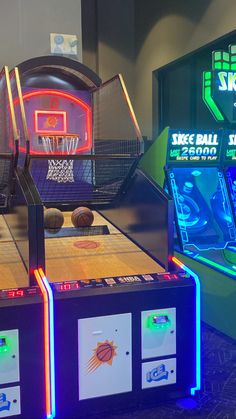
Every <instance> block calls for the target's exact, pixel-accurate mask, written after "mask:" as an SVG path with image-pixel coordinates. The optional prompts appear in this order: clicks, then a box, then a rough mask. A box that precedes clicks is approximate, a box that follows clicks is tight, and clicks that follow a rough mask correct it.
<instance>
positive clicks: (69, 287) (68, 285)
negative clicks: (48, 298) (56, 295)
mask: <svg viewBox="0 0 236 419" xmlns="http://www.w3.org/2000/svg"><path fill="white" fill-rule="evenodd" d="M54 288H55V289H56V291H58V292H64V291H74V290H78V289H80V284H79V283H78V282H62V283H56V284H54Z"/></svg>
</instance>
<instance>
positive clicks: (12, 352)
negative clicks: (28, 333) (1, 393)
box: [0, 330, 20, 384]
mask: <svg viewBox="0 0 236 419" xmlns="http://www.w3.org/2000/svg"><path fill="white" fill-rule="evenodd" d="M19 380H20V373H19V336H18V330H0V384H7V383H14V382H16V381H19Z"/></svg>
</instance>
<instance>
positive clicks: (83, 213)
mask: <svg viewBox="0 0 236 419" xmlns="http://www.w3.org/2000/svg"><path fill="white" fill-rule="evenodd" d="M71 221H72V224H73V226H74V227H90V226H91V225H92V224H93V221H94V215H93V213H92V211H91V210H90V209H89V208H87V207H79V208H76V209H75V210H74V211H73V212H72V215H71Z"/></svg>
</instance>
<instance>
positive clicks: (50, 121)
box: [44, 116, 58, 128]
mask: <svg viewBox="0 0 236 419" xmlns="http://www.w3.org/2000/svg"><path fill="white" fill-rule="evenodd" d="M57 123H58V118H57V117H56V116H48V117H47V119H46V121H45V122H44V128H51V127H52V128H56V126H57Z"/></svg>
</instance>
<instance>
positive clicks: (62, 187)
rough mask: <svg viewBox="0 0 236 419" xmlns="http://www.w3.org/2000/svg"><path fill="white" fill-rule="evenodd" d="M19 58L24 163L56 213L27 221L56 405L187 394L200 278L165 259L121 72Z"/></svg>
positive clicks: (61, 414)
mask: <svg viewBox="0 0 236 419" xmlns="http://www.w3.org/2000/svg"><path fill="white" fill-rule="evenodd" d="M18 68H19V72H20V77H21V82H22V100H23V103H24V105H25V106H24V108H25V121H26V124H24V113H22V112H20V107H19V106H18V103H20V95H21V92H20V90H19V89H18V97H15V98H14V104H15V110H16V114H17V118H19V119H20V118H21V123H20V126H21V127H22V130H21V135H22V138H21V140H22V141H24V138H28V143H26V144H25V145H24V143H23V146H22V155H23V157H24V158H25V167H26V169H25V170H28V171H29V172H30V173H31V175H32V178H33V179H34V183H35V185H36V187H37V188H38V190H39V193H40V196H41V199H42V202H43V203H44V204H46V205H47V206H48V205H52V204H53V205H55V206H58V207H60V208H61V209H63V213H64V217H65V224H64V226H63V228H62V229H61V230H60V231H57V232H54V234H52V233H51V232H47V231H44V230H43V229H42V228H41V227H42V226H41V227H40V226H39V227H38V229H37V242H41V240H42V239H43V240H44V244H45V247H44V248H45V253H44V252H43V250H44V249H43V246H42V247H41V250H42V252H41V253H40V255H41V257H42V258H45V270H46V276H45V275H44V274H43V272H42V270H39V273H40V275H41V277H42V278H43V279H44V281H47V280H48V282H49V283H50V286H51V289H52V292H53V303H54V312H53V313H54V332H55V352H54V354H55V395H56V396H55V399H56V404H55V416H56V417H58V418H68V417H83V416H86V415H88V414H89V415H90V414H92V412H101V411H103V410H107V409H116V408H120V406H121V405H124V404H125V406H127V407H128V406H137V405H139V404H142V403H148V402H151V401H153V400H154V399H155V400H161V399H163V398H164V397H178V396H181V395H185V394H190V393H191V394H194V392H195V390H197V389H199V388H200V320H199V315H200V312H199V304H200V303H199V283H198V279H197V277H196V275H195V274H194V273H192V272H191V271H190V270H188V268H186V269H185V267H184V265H182V264H181V263H180V262H179V261H178V260H177V259H175V258H173V203H172V200H171V199H170V198H169V196H168V195H167V194H166V193H165V192H164V191H163V190H162V189H161V188H159V187H158V185H157V184H156V182H154V181H152V180H151V179H150V178H149V177H148V176H146V175H145V174H144V173H143V172H142V170H136V166H137V163H138V160H139V158H140V151H141V135H140V131H139V128H138V125H137V121H136V119H135V116H134V113H133V110H132V107H131V103H130V100H129V98H128V95H127V91H126V89H125V86H124V82H123V80H122V78H121V77H120V76H116V77H114V78H113V79H112V80H111V81H109V82H107V83H103V84H101V81H100V80H99V79H98V78H97V76H95V75H94V74H93V73H91V71H90V70H88V69H87V68H86V67H85V66H83V65H82V64H80V63H77V62H74V61H72V60H69V59H64V58H62V57H43V58H36V59H33V60H29V61H28V62H26V63H23V64H22V65H19V66H18ZM52 75H53V76H54V77H52ZM13 76H14V74H13ZM13 76H12V77H13ZM95 84H97V85H95ZM32 121H35V123H34V124H33V123H32ZM65 121H66V122H65ZM91 121H92V122H91ZM24 126H26V127H27V130H26V131H25V132H24ZM59 131H63V132H61V133H59ZM64 131H65V132H64ZM70 137H71V138H75V137H76V140H74V141H73V140H71V139H70ZM70 143H72V148H73V151H71V150H72V148H70V147H69V146H68V147H67V144H70ZM20 147H21V146H20ZM80 147H81V148H80ZM19 161H20V159H19ZM71 161H72V163H73V164H71V163H70V162H71ZM51 162H52V163H51ZM64 163H66V164H65V166H66V170H65V171H63V170H64V167H65V166H64ZM58 166H60V170H59V173H58V170H57V169H58ZM61 171H62V174H63V176H62V178H61ZM68 171H69V173H68ZM82 204H83V205H86V206H89V207H90V208H92V209H93V211H94V215H95V225H93V226H91V227H90V228H87V230H86V229H83V231H82V229H75V228H73V226H72V224H71V221H70V216H71V211H70V210H71V209H73V208H75V207H77V206H79V205H82ZM41 211H42V208H41ZM157 214H159V215H158V216H157ZM68 383H70V385H68Z"/></svg>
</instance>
